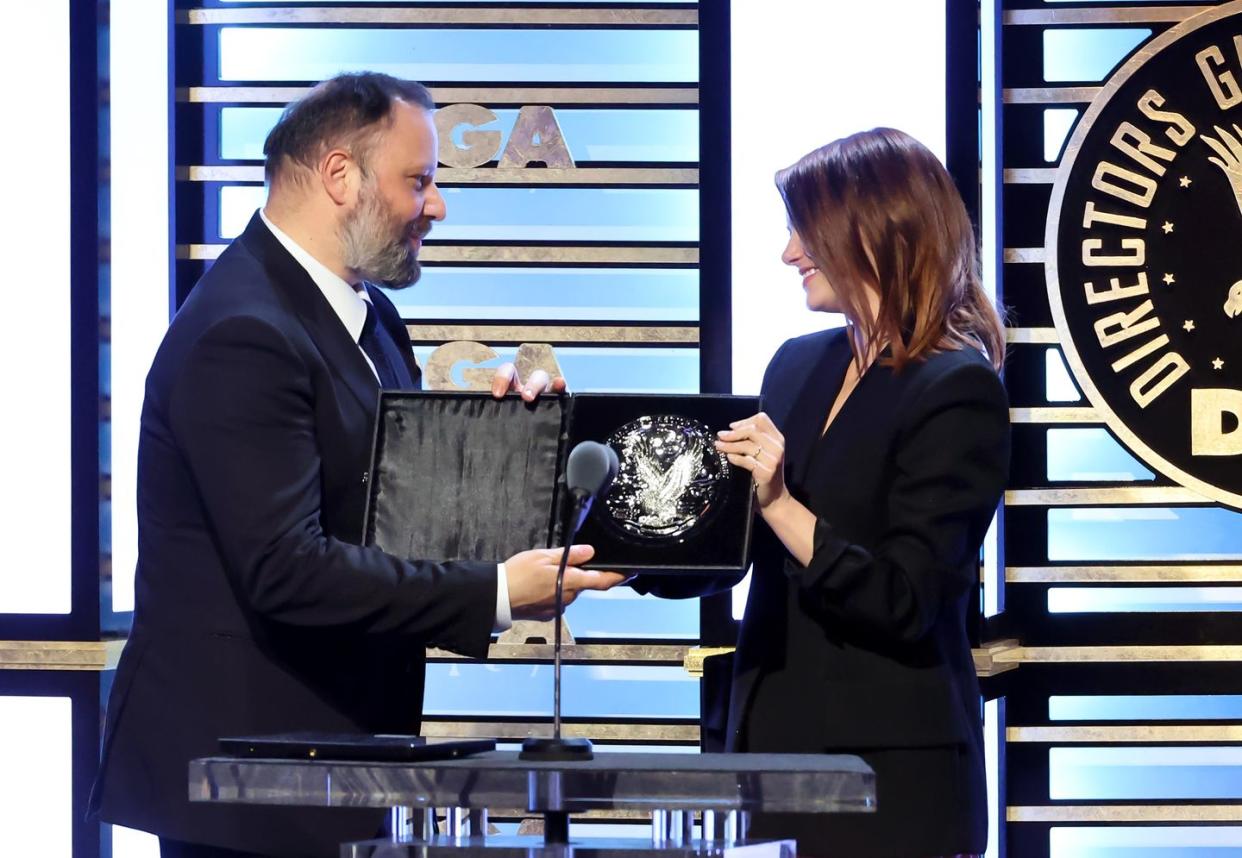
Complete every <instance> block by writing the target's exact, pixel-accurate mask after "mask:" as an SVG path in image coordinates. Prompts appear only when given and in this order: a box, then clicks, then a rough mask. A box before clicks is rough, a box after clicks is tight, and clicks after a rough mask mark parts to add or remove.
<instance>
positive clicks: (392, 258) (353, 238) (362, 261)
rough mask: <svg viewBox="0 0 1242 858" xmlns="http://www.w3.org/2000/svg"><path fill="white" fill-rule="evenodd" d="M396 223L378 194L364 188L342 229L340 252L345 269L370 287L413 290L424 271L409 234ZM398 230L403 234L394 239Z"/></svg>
mask: <svg viewBox="0 0 1242 858" xmlns="http://www.w3.org/2000/svg"><path fill="white" fill-rule="evenodd" d="M394 221H395V218H393V216H392V212H390V211H389V210H388V208H387V206H385V205H384V203H383V202H382V201H381V200H380V197H379V194H377V193H375V192H374V190H373V189H371V188H364V189H363V191H362V194H361V196H360V198H359V201H358V208H356V209H355V210H354V211H353V213H352V214H350V215H349V217H348V218H346V220H345V223H344V224H343V225H342V226H341V252H342V255H343V257H344V262H345V267H346V268H348V269H349V270H351V271H353V272H355V273H356V274H357V275H358V276H359V277H361V278H362V279H363V280H365V281H367V282H368V283H374V284H375V285H377V286H383V287H385V288H387V289H404V288H406V287H407V286H413V285H414V284H415V282H417V281H418V277H419V275H420V274H421V273H422V271H421V268H420V266H419V264H418V254H417V253H416V252H415V251H414V249H413V248H411V247H410V243H409V233H407V232H406V231H405V227H404V226H402V227H397V226H396V225H395V224H394ZM396 229H400V233H399V234H398V235H396V236H394V235H393V233H394V231H395V230H396Z"/></svg>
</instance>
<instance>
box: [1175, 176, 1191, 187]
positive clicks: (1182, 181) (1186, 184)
mask: <svg viewBox="0 0 1242 858" xmlns="http://www.w3.org/2000/svg"><path fill="white" fill-rule="evenodd" d="M1177 183H1178V184H1179V185H1181V186H1182V187H1183V188H1189V187H1190V177H1189V176H1182V177H1181V178H1180V179H1178V180H1177Z"/></svg>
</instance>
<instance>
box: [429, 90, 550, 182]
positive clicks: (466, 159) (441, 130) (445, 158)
mask: <svg viewBox="0 0 1242 858" xmlns="http://www.w3.org/2000/svg"><path fill="white" fill-rule="evenodd" d="M494 121H496V114H495V113H493V112H492V111H491V110H489V109H488V108H486V107H482V106H480V105H477V104H449V105H446V106H444V107H441V108H440V109H438V110H437V111H436V113H435V122H436V132H437V133H438V134H439V136H440V151H439V158H440V163H442V164H443V165H444V166H446V167H459V168H460V167H464V168H470V167H481V166H483V165H484V164H486V163H488V162H489V161H492V160H495V158H496V156H497V155H499V156H500V163H499V169H502V170H514V169H522V168H524V167H529V166H530V165H531V164H538V163H542V164H543V165H544V166H545V167H549V168H552V169H569V168H571V167H573V166H574V159H573V157H572V156H571V155H570V154H569V147H568V146H567V145H566V144H565V137H564V135H562V134H561V126H560V123H558V122H557V120H556V114H555V113H553V111H552V108H551V107H543V106H527V107H523V108H522V109H521V110H519V111H518V115H517V121H516V122H515V123H514V125H513V131H512V132H511V133H510V134H509V141H508V143H507V144H505V148H504V152H503V153H502V152H501V150H500V139H501V134H500V132H499V131H480V130H478V126H481V125H487V124H488V123H490V122H494ZM463 127H464V128H465V130H463V131H462V134H461V139H462V143H464V144H465V145H464V146H458V145H457V143H456V142H454V140H453V135H454V132H456V131H457V129H459V128H463Z"/></svg>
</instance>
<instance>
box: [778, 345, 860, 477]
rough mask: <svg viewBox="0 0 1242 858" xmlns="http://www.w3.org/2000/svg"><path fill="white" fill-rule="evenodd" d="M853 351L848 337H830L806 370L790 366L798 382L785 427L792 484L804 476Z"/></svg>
mask: <svg viewBox="0 0 1242 858" xmlns="http://www.w3.org/2000/svg"><path fill="white" fill-rule="evenodd" d="M852 354H853V353H852V352H851V351H850V346H849V341H848V340H847V339H845V338H844V337H829V338H826V339H825V342H824V347H823V349H822V351H820V353H819V354H818V355H814V356H813V357H812V361H811V364H812V365H811V367H810V368H809V370H810V371H809V372H808V371H807V368H805V367H791V368H790V371H791V372H793V373H794V374H795V375H796V377H797V378H796V382H795V383H796V384H798V385H799V388H798V391H797V393H796V394H795V397H794V401H793V406H792V407H791V408H790V411H789V417H788V419H787V420H786V425H785V427H784V431H785V463H786V466H787V467H788V469H789V475H790V477H791V478H792V482H793V483H794V485H798V486H801V485H802V482H803V478H804V477H805V476H806V470H807V466H808V465H809V464H810V461H811V454H812V452H813V451H814V450H815V444H816V442H818V441H819V438H820V433H821V432H822V431H823V428H824V421H825V420H826V419H828V409H829V408H831V407H832V403H833V400H835V399H836V396H837V393H838V392H839V391H840V390H841V382H842V380H844V378H845V369H846V367H847V366H848V365H849V361H850V358H851V356H852Z"/></svg>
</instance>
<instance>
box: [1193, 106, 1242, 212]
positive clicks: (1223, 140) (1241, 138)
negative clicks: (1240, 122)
mask: <svg viewBox="0 0 1242 858" xmlns="http://www.w3.org/2000/svg"><path fill="white" fill-rule="evenodd" d="M1213 127H1214V128H1215V129H1216V135H1217V136H1218V137H1219V138H1220V140H1214V139H1213V138H1211V137H1208V136H1207V135H1206V134H1200V135H1199V139H1200V140H1202V141H1203V142H1204V143H1206V144H1207V145H1208V146H1210V147H1212V151H1213V152H1215V153H1216V154H1217V155H1219V156H1220V157H1219V158H1211V157H1209V158H1208V160H1209V161H1211V162H1212V163H1213V164H1215V165H1216V166H1217V167H1220V169H1221V171H1222V172H1223V173H1224V174H1225V178H1227V179H1229V187H1230V188H1231V189H1232V190H1233V198H1234V200H1235V201H1236V202H1237V204H1238V211H1242V128H1239V127H1238V126H1237V124H1236V123H1235V124H1234V126H1233V133H1232V134H1231V133H1229V132H1228V131H1227V130H1225V129H1224V128H1221V127H1220V126H1219V125H1216V126H1213Z"/></svg>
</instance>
